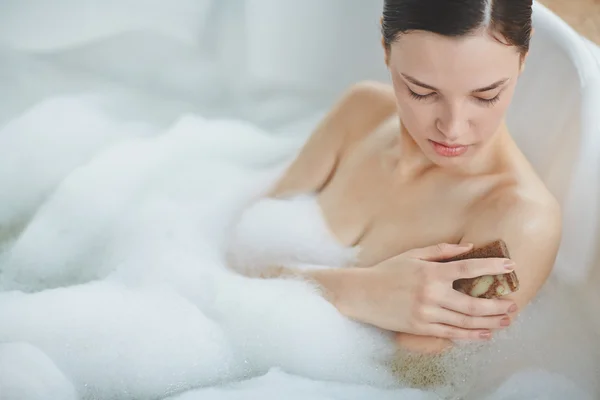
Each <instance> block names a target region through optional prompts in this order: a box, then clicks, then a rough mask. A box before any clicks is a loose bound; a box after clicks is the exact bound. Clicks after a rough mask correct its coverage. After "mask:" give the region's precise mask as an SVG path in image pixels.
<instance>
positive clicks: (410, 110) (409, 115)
mask: <svg viewBox="0 0 600 400" xmlns="http://www.w3.org/2000/svg"><path fill="white" fill-rule="evenodd" d="M396 98H397V102H398V114H399V117H400V120H401V121H402V124H403V125H404V126H405V127H406V129H407V130H408V131H409V132H410V133H411V134H412V135H413V136H421V135H426V133H427V130H428V129H429V127H431V126H434V123H433V122H434V117H433V113H432V109H431V105H430V104H429V105H428V104H426V103H423V104H421V103H420V102H419V101H416V100H414V99H413V98H411V97H410V95H408V94H403V93H398V92H396Z"/></svg>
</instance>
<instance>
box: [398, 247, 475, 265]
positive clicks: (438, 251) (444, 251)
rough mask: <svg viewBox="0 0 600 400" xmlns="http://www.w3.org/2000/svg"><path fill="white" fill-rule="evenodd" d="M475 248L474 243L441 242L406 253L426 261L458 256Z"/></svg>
mask: <svg viewBox="0 0 600 400" xmlns="http://www.w3.org/2000/svg"><path fill="white" fill-rule="evenodd" d="M472 248H473V244H471V243H466V244H449V243H439V244H436V245H433V246H427V247H422V248H418V249H413V250H409V251H407V252H406V253H405V254H406V255H408V256H409V257H412V258H417V259H419V260H424V261H442V260H446V259H448V258H452V257H456V256H459V255H461V254H464V253H466V252H467V251H469V250H471V249H472Z"/></svg>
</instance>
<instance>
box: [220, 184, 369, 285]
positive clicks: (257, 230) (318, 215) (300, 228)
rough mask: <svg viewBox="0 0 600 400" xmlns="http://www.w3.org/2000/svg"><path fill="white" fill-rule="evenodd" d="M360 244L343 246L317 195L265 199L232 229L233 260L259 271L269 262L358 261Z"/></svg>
mask: <svg viewBox="0 0 600 400" xmlns="http://www.w3.org/2000/svg"><path fill="white" fill-rule="evenodd" d="M359 251H360V249H359V248H349V247H345V246H342V245H341V244H340V243H339V242H338V241H337V240H336V238H335V237H334V235H333V233H332V232H331V231H330V229H329V227H328V226H327V225H326V222H325V220H324V218H323V214H322V212H321V209H320V206H319V204H318V202H317V199H316V197H315V196H312V195H305V196H296V197H294V198H289V199H271V198H269V199H266V198H265V199H261V200H260V201H258V202H255V203H253V204H252V205H251V206H249V207H248V208H246V209H245V210H244V213H243V214H242V216H241V218H240V221H239V222H238V223H237V224H236V226H235V229H234V230H233V232H232V238H231V241H230V243H229V251H228V255H229V260H230V261H231V263H232V265H234V266H235V268H236V269H238V270H240V271H244V272H246V273H249V274H252V275H255V274H256V273H257V272H259V271H260V270H261V268H263V267H265V266H267V267H268V266H279V265H284V266H290V267H291V266H297V267H303V268H308V267H309V266H312V267H314V266H319V267H321V268H336V267H337V268H339V267H343V266H348V265H351V264H352V263H353V262H355V261H356V258H357V256H358V252H359Z"/></svg>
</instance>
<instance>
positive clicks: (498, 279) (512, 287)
mask: <svg viewBox="0 0 600 400" xmlns="http://www.w3.org/2000/svg"><path fill="white" fill-rule="evenodd" d="M471 258H510V254H509V252H508V248H507V247H506V243H504V241H503V240H496V241H494V242H492V243H489V244H488V245H486V246H483V247H479V248H476V249H473V250H471V251H469V252H467V253H464V254H461V255H459V256H456V257H452V258H450V259H447V260H444V262H452V261H458V260H466V259H471ZM453 287H454V289H455V290H458V291H459V292H461V293H464V294H468V295H469V296H472V297H479V298H484V299H493V298H497V297H502V296H505V295H507V294H510V293H514V292H516V291H517V290H519V279H518V278H517V274H516V273H515V272H514V271H513V272H509V273H507V274H502V275H484V276H479V277H476V278H470V279H459V280H457V281H454V284H453Z"/></svg>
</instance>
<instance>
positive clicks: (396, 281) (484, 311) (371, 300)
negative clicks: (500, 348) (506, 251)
mask: <svg viewBox="0 0 600 400" xmlns="http://www.w3.org/2000/svg"><path fill="white" fill-rule="evenodd" d="M471 247H472V246H471V245H466V246H465V245H461V246H459V245H451V244H440V245H437V246H430V247H425V248H422V249H415V250H411V251H408V252H405V253H403V254H400V255H398V256H396V257H393V258H390V259H388V260H386V261H384V262H382V263H380V264H377V265H375V266H374V267H372V268H365V269H354V270H352V272H351V274H350V275H348V277H347V283H346V284H345V287H346V290H344V292H343V293H341V294H339V295H338V302H337V304H336V305H337V307H338V309H339V310H340V311H341V312H342V313H344V314H345V315H347V316H348V317H350V318H353V319H355V320H358V321H361V322H364V323H368V324H371V325H375V326H378V327H380V328H382V329H386V330H391V331H394V332H403V333H410V334H414V335H420V336H435V337H438V338H447V339H488V338H490V337H491V330H492V329H501V328H504V327H506V326H507V325H508V324H509V323H510V317H509V316H508V314H509V313H512V312H514V311H516V305H515V304H514V302H512V301H510V300H505V299H479V298H474V297H470V296H468V295H466V294H463V293H460V292H458V291H456V290H454V289H453V288H452V283H453V282H454V281H455V280H457V279H465V278H474V277H478V276H482V275H497V274H504V273H507V272H509V271H511V270H512V269H513V268H514V265H513V264H512V262H511V261H510V260H507V259H501V258H487V259H469V260H461V261H455V262H450V263H441V262H439V261H442V260H444V259H447V258H450V257H454V256H457V255H460V254H462V253H465V252H467V251H469V250H471Z"/></svg>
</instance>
